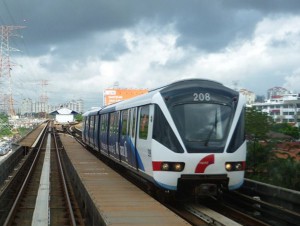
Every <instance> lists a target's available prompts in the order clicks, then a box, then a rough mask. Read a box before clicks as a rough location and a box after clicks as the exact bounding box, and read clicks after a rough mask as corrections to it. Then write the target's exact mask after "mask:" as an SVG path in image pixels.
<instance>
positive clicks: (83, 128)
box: [82, 116, 89, 143]
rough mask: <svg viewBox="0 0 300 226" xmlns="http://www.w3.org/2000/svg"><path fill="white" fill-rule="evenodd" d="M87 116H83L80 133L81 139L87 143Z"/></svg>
mask: <svg viewBox="0 0 300 226" xmlns="http://www.w3.org/2000/svg"><path fill="white" fill-rule="evenodd" d="M88 119H89V118H88V117H87V116H86V117H84V121H83V127H82V135H83V141H84V142H86V143H88V140H87V137H88V125H89V124H88V123H89V121H88Z"/></svg>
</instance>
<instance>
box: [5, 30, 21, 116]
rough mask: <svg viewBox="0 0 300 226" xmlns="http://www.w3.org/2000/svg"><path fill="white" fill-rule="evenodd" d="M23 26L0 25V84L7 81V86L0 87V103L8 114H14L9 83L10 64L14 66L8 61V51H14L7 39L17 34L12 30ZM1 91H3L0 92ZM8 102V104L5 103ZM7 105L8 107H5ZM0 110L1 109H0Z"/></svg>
mask: <svg viewBox="0 0 300 226" xmlns="http://www.w3.org/2000/svg"><path fill="white" fill-rule="evenodd" d="M22 28H25V27H24V26H0V38H1V46H0V86H3V84H5V82H3V81H6V83H8V87H0V90H1V91H0V92H1V93H0V103H1V102H2V104H1V105H2V106H4V109H3V111H6V112H7V113H8V115H15V110H14V100H13V92H12V84H11V70H12V66H14V65H13V64H12V63H11V61H10V54H9V53H10V52H11V51H16V49H13V48H11V47H10V46H9V40H10V37H12V36H17V35H16V34H15V33H14V31H15V30H17V29H22ZM3 90H7V91H8V92H7V94H6V95H5V93H4V92H3ZM2 92H3V93H2ZM6 103H8V104H6ZM5 106H7V108H8V109H5V108H6V107H5ZM0 110H1V109H0Z"/></svg>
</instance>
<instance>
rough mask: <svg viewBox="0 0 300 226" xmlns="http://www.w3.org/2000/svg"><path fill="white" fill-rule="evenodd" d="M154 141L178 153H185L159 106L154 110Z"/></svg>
mask: <svg viewBox="0 0 300 226" xmlns="http://www.w3.org/2000/svg"><path fill="white" fill-rule="evenodd" d="M153 139H155V140H156V141H158V142H159V143H161V144H162V145H164V146H166V147H167V148H169V149H170V150H172V151H174V152H176V153H183V152H184V150H183V148H182V146H181V145H180V143H179V141H178V139H177V137H176V135H175V134H174V132H173V130H172V128H171V126H170V124H169V123H168V121H167V119H166V117H165V115H164V114H163V112H162V110H161V109H160V107H159V106H158V105H156V106H155V110H154V125H153Z"/></svg>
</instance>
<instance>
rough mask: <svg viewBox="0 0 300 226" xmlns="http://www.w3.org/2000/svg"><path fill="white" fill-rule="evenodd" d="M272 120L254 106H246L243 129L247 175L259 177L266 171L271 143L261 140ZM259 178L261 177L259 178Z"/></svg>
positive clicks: (265, 135)
mask: <svg viewBox="0 0 300 226" xmlns="http://www.w3.org/2000/svg"><path fill="white" fill-rule="evenodd" d="M272 124H273V121H272V120H271V118H270V117H269V116H268V115H267V114H266V113H262V112H260V111H257V110H256V109H254V108H246V117H245V127H246V128H245V130H246V136H247V139H248V143H247V171H248V172H251V173H250V174H249V175H248V174H247V176H250V177H252V178H253V179H254V178H257V177H258V178H257V179H259V178H260V177H263V176H264V172H266V171H267V168H268V163H269V160H270V159H271V158H272V156H273V153H272V144H271V143H266V142H263V141H265V140H266V139H267V133H268V132H269V130H270V128H271V126H272ZM260 179H261V178H260Z"/></svg>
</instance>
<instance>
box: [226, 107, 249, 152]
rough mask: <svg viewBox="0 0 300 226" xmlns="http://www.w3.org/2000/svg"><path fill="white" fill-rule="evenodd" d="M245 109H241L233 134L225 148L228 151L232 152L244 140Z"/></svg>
mask: <svg viewBox="0 0 300 226" xmlns="http://www.w3.org/2000/svg"><path fill="white" fill-rule="evenodd" d="M245 139H246V135H245V109H243V112H242V114H241V115H240V118H239V121H238V123H237V126H236V128H235V130H234V133H233V136H232V138H231V141H230V144H229V147H228V149H227V152H228V153H234V152H235V151H236V150H237V149H238V148H239V147H240V146H241V145H242V144H243V143H244V141H245Z"/></svg>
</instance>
